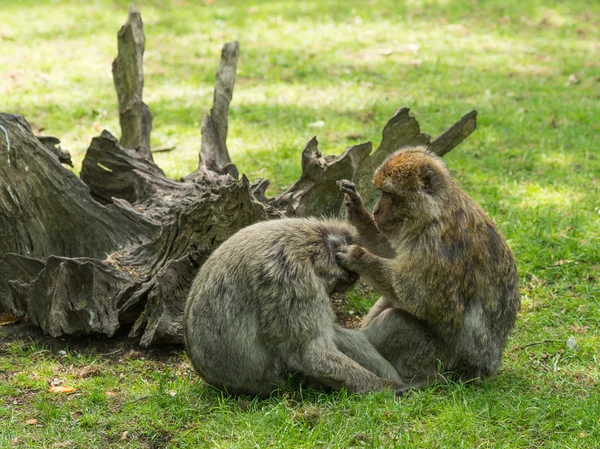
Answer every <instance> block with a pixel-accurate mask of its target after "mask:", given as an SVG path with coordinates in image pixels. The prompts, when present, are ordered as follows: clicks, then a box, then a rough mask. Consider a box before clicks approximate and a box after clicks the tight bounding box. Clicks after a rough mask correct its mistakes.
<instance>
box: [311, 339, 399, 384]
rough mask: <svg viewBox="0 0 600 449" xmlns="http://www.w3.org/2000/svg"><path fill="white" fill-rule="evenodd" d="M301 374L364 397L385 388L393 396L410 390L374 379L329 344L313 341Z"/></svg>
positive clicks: (391, 382)
mask: <svg viewBox="0 0 600 449" xmlns="http://www.w3.org/2000/svg"><path fill="white" fill-rule="evenodd" d="M301 373H302V374H303V375H305V376H307V377H308V378H310V379H312V380H313V381H316V382H318V383H319V384H321V385H324V386H327V387H330V388H333V389H336V390H339V389H341V388H342V387H344V388H346V390H348V391H349V392H350V393H367V392H371V391H378V390H382V389H383V388H386V387H389V388H393V389H395V391H396V394H404V393H405V392H406V391H408V389H409V388H410V387H409V386H408V385H405V384H403V383H400V382H397V381H393V380H388V379H383V378H381V377H377V376H376V375H375V374H373V373H372V372H370V371H368V370H367V369H366V368H364V367H362V366H361V365H359V364H358V363H357V362H355V361H354V360H352V359H351V358H350V357H348V356H347V355H345V354H344V353H343V352H341V351H340V350H339V349H337V348H336V347H335V345H334V342H332V341H324V340H323V339H319V340H313V341H312V342H311V343H310V344H309V345H308V346H307V347H306V349H305V351H304V354H303V356H302V370H301Z"/></svg>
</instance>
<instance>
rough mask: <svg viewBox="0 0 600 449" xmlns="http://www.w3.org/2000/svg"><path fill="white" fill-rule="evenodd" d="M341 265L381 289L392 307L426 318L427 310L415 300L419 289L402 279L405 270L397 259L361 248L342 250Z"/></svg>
mask: <svg viewBox="0 0 600 449" xmlns="http://www.w3.org/2000/svg"><path fill="white" fill-rule="evenodd" d="M336 260H337V261H338V263H339V264H340V266H341V267H342V268H344V269H346V270H348V271H352V272H354V273H357V274H359V275H360V277H361V278H362V279H363V280H364V281H365V282H366V283H367V284H368V285H369V286H371V287H372V288H374V289H375V290H377V291H378V292H379V293H380V294H381V295H383V296H384V298H385V299H386V301H387V304H388V305H389V306H390V307H398V308H400V309H402V310H405V311H406V312H408V313H410V314H412V315H414V316H416V317H418V318H421V319H425V318H426V317H425V316H423V310H422V308H421V307H418V305H417V304H415V303H414V301H412V300H411V299H412V297H413V296H414V294H412V293H413V292H414V288H415V286H413V285H412V283H411V282H410V280H409V279H408V278H406V277H404V276H402V272H403V270H402V268H401V267H398V262H397V260H396V259H385V258H383V257H379V256H377V255H375V254H372V253H370V252H369V251H368V250H367V249H365V248H362V247H360V246H358V245H350V246H346V247H344V248H341V249H340V251H339V252H338V253H337V254H336Z"/></svg>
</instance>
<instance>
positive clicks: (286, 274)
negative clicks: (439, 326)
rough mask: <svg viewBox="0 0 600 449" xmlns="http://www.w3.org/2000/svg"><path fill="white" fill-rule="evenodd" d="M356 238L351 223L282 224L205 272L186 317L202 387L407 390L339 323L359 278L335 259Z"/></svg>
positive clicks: (250, 234) (246, 236)
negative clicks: (345, 294)
mask: <svg viewBox="0 0 600 449" xmlns="http://www.w3.org/2000/svg"><path fill="white" fill-rule="evenodd" d="M355 239H356V231H355V229H354V228H353V227H352V226H350V225H349V224H348V223H345V222H342V221H336V220H317V219H281V220H272V221H266V222H261V223H257V224H254V225H252V226H249V227H247V228H244V229H242V230H241V231H239V232H237V233H236V234H234V235H233V236H232V237H230V238H229V239H228V240H226V241H225V242H224V243H223V244H222V245H221V246H220V247H219V248H217V249H216V250H215V252H214V253H213V254H212V255H211V256H210V257H209V258H208V260H207V261H206V262H205V263H204V265H203V266H202V267H201V269H200V271H199V273H198V275H197V277H196V279H195V280H194V282H193V285H192V288H191V290H190V294H189V297H188V301H187V304H186V309H185V314H184V335H185V341H186V346H187V351H188V354H189V357H190V359H191V361H192V364H193V366H194V368H195V369H196V371H197V372H198V373H199V374H200V375H201V376H202V377H203V378H204V380H205V381H206V382H207V383H209V384H210V385H213V386H214V387H217V388H219V389H222V390H225V391H226V392H228V393H234V394H252V395H260V396H266V395H268V394H270V393H271V392H273V391H274V390H276V389H279V388H282V387H284V386H285V385H286V384H287V382H288V381H289V378H290V376H292V375H293V376H294V377H295V378H296V379H300V381H301V382H304V383H306V384H307V385H309V386H313V387H314V386H318V387H327V388H333V389H340V388H342V387H344V388H346V389H347V390H348V391H349V392H369V391H375V390H381V389H383V388H392V389H394V390H395V391H396V392H397V393H398V394H402V393H404V392H405V391H406V390H407V389H408V386H407V385H404V384H402V383H401V382H400V378H399V376H398V374H397V372H396V370H395V369H394V368H393V367H392V365H391V364H390V363H389V362H388V361H387V360H385V359H384V358H383V357H382V356H381V355H380V354H379V353H378V352H377V351H376V350H375V348H374V347H373V346H372V345H371V344H370V343H369V341H368V340H367V336H366V335H365V333H364V332H361V331H359V330H350V329H344V328H342V327H341V326H339V325H337V324H336V323H335V316H334V312H333V309H332V307H331V303H330V295H331V294H332V293H333V292H336V291H343V290H345V289H347V288H349V287H350V286H352V285H353V284H354V283H355V282H356V280H357V279H358V276H357V275H356V274H354V273H351V272H349V271H347V270H345V269H343V268H341V267H340V266H339V265H338V264H337V263H336V260H335V254H336V253H337V252H338V251H339V250H340V249H341V248H342V247H343V246H346V245H350V244H352V243H353V242H354V241H355Z"/></svg>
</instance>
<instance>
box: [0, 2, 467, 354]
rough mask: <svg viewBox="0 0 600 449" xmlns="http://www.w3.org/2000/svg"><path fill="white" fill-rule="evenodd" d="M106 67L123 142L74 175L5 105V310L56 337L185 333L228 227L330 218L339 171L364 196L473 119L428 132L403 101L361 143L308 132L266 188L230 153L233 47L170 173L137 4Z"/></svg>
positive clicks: (99, 142)
mask: <svg viewBox="0 0 600 449" xmlns="http://www.w3.org/2000/svg"><path fill="white" fill-rule="evenodd" d="M118 41H119V55H118V56H117V59H115V62H114V64H113V76H114V81H115V87H116V91H117V95H118V98H119V116H120V125H121V136H122V137H121V141H120V142H118V141H117V139H116V138H115V137H113V136H112V134H111V133H109V132H108V131H106V130H105V131H103V132H102V133H101V135H100V136H99V137H95V138H94V139H92V142H91V144H90V147H89V148H88V150H87V153H86V156H85V159H84V161H83V165H82V170H81V178H78V177H77V176H75V175H74V174H73V173H72V172H71V171H70V170H68V169H66V168H64V167H63V166H62V165H61V162H63V163H68V162H70V158H69V156H68V153H66V152H64V151H62V150H61V149H60V148H59V147H57V143H59V141H58V139H56V138H53V137H36V136H34V135H33V133H32V131H31V128H30V126H29V124H28V123H27V122H26V121H25V119H24V118H22V117H19V116H15V115H10V114H5V113H0V130H1V131H2V133H0V161H3V162H2V163H0V181H1V182H2V186H1V189H2V193H1V194H0V255H1V256H3V257H2V259H1V260H0V312H10V313H17V314H26V315H27V316H28V318H29V320H30V321H31V322H32V323H33V324H35V325H36V326H39V327H40V328H42V329H43V330H44V332H46V333H48V334H49V335H51V336H55V337H57V336H60V335H80V334H90V333H95V334H104V335H107V336H112V335H113V334H114V333H115V332H116V330H117V329H119V328H120V327H123V326H129V327H130V329H131V331H130V333H131V335H134V336H137V337H139V338H140V343H141V345H143V346H149V345H154V344H160V343H165V342H169V343H181V342H182V327H181V322H182V314H183V308H184V304H185V300H186V297H187V293H188V289H189V287H190V284H191V282H192V280H193V278H194V277H195V275H196V273H197V271H198V269H199V268H200V266H201V265H202V264H203V263H204V261H205V260H206V258H207V257H208V256H209V255H210V254H211V252H212V251H214V250H215V248H216V247H218V246H219V245H220V244H221V243H222V242H223V241H225V240H226V239H227V238H228V237H229V236H231V235H232V234H234V233H235V232H236V231H237V230H239V229H241V228H243V227H245V226H248V225H250V224H252V223H255V222H257V221H260V220H267V219H272V218H279V217H284V216H339V215H340V213H341V212H342V204H343V195H342V194H341V193H340V192H339V190H338V187H337V185H336V181H337V180H339V179H342V178H346V179H352V180H354V181H355V182H356V183H357V185H358V186H359V189H360V190H361V194H363V196H364V197H365V201H366V203H367V204H368V205H372V204H373V201H374V198H375V196H376V192H375V191H374V188H373V186H372V182H371V179H372V175H373V171H374V169H375V167H377V165H379V164H380V163H381V161H383V159H385V158H386V157H387V156H388V155H389V154H390V153H392V152H393V151H395V150H396V149H398V148H401V147H403V146H407V145H413V144H424V145H429V148H430V149H432V151H434V152H435V153H436V154H438V155H443V154H445V153H446V152H448V151H450V150H451V149H452V148H453V147H455V146H456V145H458V144H459V143H460V142H461V141H462V140H464V139H465V138H466V137H467V136H468V135H469V134H470V133H472V132H473V131H474V130H475V128H476V115H477V114H476V112H475V111H472V112H470V113H468V114H467V115H465V116H464V117H463V118H462V119H460V120H459V121H458V122H457V123H455V124H454V125H453V126H451V127H450V128H449V129H448V130H447V131H446V132H444V133H442V134H441V135H440V136H439V137H438V138H437V139H434V140H433V141H430V137H429V136H428V135H427V134H422V133H421V131H420V128H419V124H418V123H417V121H416V120H415V119H414V118H413V117H412V116H410V115H409V110H408V108H402V109H399V110H398V111H397V112H396V114H395V115H394V116H393V117H392V118H391V119H390V121H389V122H388V123H387V124H386V125H385V127H384V129H383V139H382V142H381V144H380V145H379V147H378V149H377V150H376V151H375V152H373V154H370V153H371V150H372V145H371V143H370V142H367V143H363V144H360V145H355V146H352V147H350V148H348V149H346V150H345V151H344V152H343V153H342V154H341V155H340V156H323V155H322V154H321V153H320V152H319V150H318V142H317V139H316V137H313V138H312V139H311V140H310V141H309V142H308V144H307V145H306V148H305V149H304V151H302V153H301V160H302V174H301V176H300V178H299V179H298V181H297V182H296V183H295V184H294V185H293V186H292V187H290V188H289V189H288V190H287V191H286V192H284V193H282V194H280V195H277V196H275V197H272V198H270V197H268V196H267V195H266V190H267V187H268V185H269V182H268V180H265V179H259V180H257V181H255V182H253V183H252V184H251V183H250V182H249V180H248V179H247V178H246V176H244V175H242V176H241V177H240V176H239V174H238V170H237V168H236V167H235V165H234V164H233V163H232V162H231V159H230V156H229V153H228V151H227V145H226V138H227V127H228V111H229V104H230V102H231V100H232V94H233V87H234V84H235V77H236V70H237V62H238V57H239V45H238V43H237V42H230V43H227V44H225V46H224V47H223V52H222V54H221V63H220V65H219V68H218V70H217V76H216V78H217V81H216V87H215V92H214V102H213V106H212V108H211V110H210V113H209V114H207V115H206V116H205V117H204V120H203V121H202V129H201V131H202V143H201V148H200V151H199V156H200V162H199V165H198V169H197V170H196V171H195V172H193V173H191V174H190V175H188V176H186V177H184V178H183V179H182V180H179V181H175V180H171V179H168V178H167V177H166V176H165V174H164V172H163V171H162V170H161V169H160V168H159V167H158V166H157V165H156V164H155V163H154V162H153V160H152V156H151V149H150V130H151V114H150V111H149V110H148V107H147V106H146V105H145V104H144V103H143V101H142V88H143V74H142V56H143V52H144V42H145V38H144V34H143V30H142V21H141V16H140V15H139V13H138V12H137V11H135V9H134V8H133V7H132V9H131V10H130V13H129V18H128V20H127V23H126V24H125V26H124V27H123V28H122V29H121V31H120V32H119V34H118Z"/></svg>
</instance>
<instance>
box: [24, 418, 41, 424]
mask: <svg viewBox="0 0 600 449" xmlns="http://www.w3.org/2000/svg"><path fill="white" fill-rule="evenodd" d="M37 423H38V420H37V419H35V418H34V419H28V420H27V421H25V424H28V425H30V426H33V425H35V424H37Z"/></svg>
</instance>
